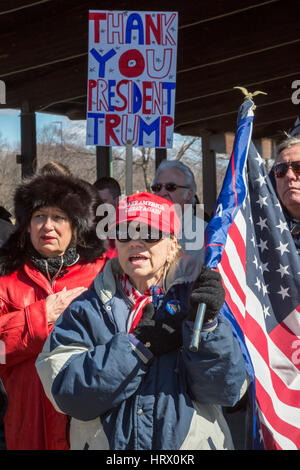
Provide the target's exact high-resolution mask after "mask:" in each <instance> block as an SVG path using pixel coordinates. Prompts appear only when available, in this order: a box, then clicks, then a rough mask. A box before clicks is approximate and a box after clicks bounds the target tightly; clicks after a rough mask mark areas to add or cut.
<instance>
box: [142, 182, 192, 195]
mask: <svg viewBox="0 0 300 470" xmlns="http://www.w3.org/2000/svg"><path fill="white" fill-rule="evenodd" d="M162 188H166V190H167V191H169V192H170V193H173V192H174V191H176V189H177V188H186V189H188V188H189V186H181V185H179V184H176V183H155V184H153V185H152V186H151V190H152V191H153V192H154V193H159V191H160V190H161V189H162Z"/></svg>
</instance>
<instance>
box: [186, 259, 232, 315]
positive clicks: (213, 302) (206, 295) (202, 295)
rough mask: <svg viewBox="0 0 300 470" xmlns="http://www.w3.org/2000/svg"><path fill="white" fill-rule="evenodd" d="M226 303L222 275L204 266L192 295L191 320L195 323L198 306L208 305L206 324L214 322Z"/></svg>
mask: <svg viewBox="0 0 300 470" xmlns="http://www.w3.org/2000/svg"><path fill="white" fill-rule="evenodd" d="M224 301H225V290H224V288H223V285H222V278H221V276H220V274H219V273H218V272H216V271H214V270H213V269H210V268H207V267H206V266H204V267H203V268H202V271H201V273H200V276H199V277H198V279H196V281H195V283H194V285H193V288H192V291H191V295H190V306H191V308H190V312H189V315H188V318H189V320H191V321H195V318H196V314H197V308H198V305H199V304H201V303H204V304H206V311H205V315H204V323H205V322H208V321H211V320H213V319H214V318H215V317H216V316H217V315H218V313H219V311H220V309H221V307H222V305H223V303H224Z"/></svg>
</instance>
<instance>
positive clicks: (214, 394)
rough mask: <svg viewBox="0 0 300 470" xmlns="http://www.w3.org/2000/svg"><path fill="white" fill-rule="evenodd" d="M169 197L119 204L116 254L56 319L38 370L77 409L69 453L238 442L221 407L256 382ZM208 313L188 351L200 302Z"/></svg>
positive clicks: (210, 275) (61, 405) (143, 196)
mask: <svg viewBox="0 0 300 470" xmlns="http://www.w3.org/2000/svg"><path fill="white" fill-rule="evenodd" d="M179 228H180V222H179V219H178V216H177V215H176V211H175V206H174V204H173V203H172V202H170V201H168V200H166V199H164V198H161V197H159V196H156V195H154V194H150V193H139V194H134V195H131V196H128V197H126V198H123V199H122V200H121V201H120V202H119V205H118V208H117V217H116V238H117V240H116V247H117V249H118V258H114V259H112V260H110V261H109V262H108V263H107V264H106V267H105V268H104V271H103V272H102V273H100V274H99V275H98V276H97V277H96V279H95V280H94V283H93V286H92V287H91V288H90V289H89V290H88V291H86V292H85V293H83V294H82V295H81V296H80V297H78V298H77V299H76V300H75V301H73V303H72V304H71V305H70V306H69V307H68V308H67V309H66V310H65V312H64V313H63V315H62V316H61V317H60V318H59V319H58V320H57V322H56V324H55V327H54V329H53V331H52V333H51V335H50V336H49V338H48V339H47V341H46V343H45V346H44V349H43V351H42V353H41V354H40V355H39V357H38V359H37V362H36V367H37V370H38V374H39V376H40V378H41V381H42V383H43V386H44V389H45V392H46V394H47V396H48V398H49V399H50V400H51V402H52V403H53V405H54V406H55V408H56V409H57V410H58V411H61V412H62V413H66V414H67V415H69V416H71V428H70V441H71V449H90V450H91V449H103V450H108V449H114V450H117V449H118V450H121V449H124V450H154V449H155V450H165V449H167V450H171V449H176V450H178V449H182V450H186V449H193V450H196V449H232V448H233V444H232V440H231V436H230V432H229V430H228V427H227V425H226V422H225V420H224V417H223V415H222V411H221V407H222V406H233V405H234V404H235V403H236V402H237V401H238V400H239V399H240V398H241V396H242V394H243V393H244V392H245V389H246V387H247V385H246V383H247V380H246V371H245V366H244V361H243V357H242V354H241V352H240V349H239V346H238V343H237V341H236V340H235V338H234V337H233V335H232V330H231V326H230V324H229V323H228V321H227V320H226V319H225V318H224V317H222V316H220V315H218V312H219V310H220V308H221V306H222V304H223V302H224V290H223V287H222V282H221V278H220V275H219V274H218V273H217V272H215V271H213V270H209V269H207V268H203V269H202V272H201V275H200V276H199V278H198V279H197V280H196V282H193V281H194V279H193V272H190V268H189V267H190V265H191V264H190V263H189V259H190V258H189V257H188V256H185V255H183V254H182V253H181V250H180V247H179V245H178V242H177V238H176V235H177V234H178V233H179ZM200 302H205V303H206V305H207V310H206V316H205V319H204V324H203V328H202V331H201V340H200V346H199V349H198V351H197V352H191V351H190V350H189V345H190V339H191V333H192V329H193V321H194V319H195V315H196V310H197V305H198V303H200Z"/></svg>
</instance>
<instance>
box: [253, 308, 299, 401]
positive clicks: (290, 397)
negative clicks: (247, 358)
mask: <svg viewBox="0 0 300 470" xmlns="http://www.w3.org/2000/svg"><path fill="white" fill-rule="evenodd" d="M245 330H246V333H245V331H244V334H245V336H246V337H247V338H248V339H249V341H250V342H251V344H252V345H253V346H254V347H255V349H256V351H257V352H258V353H259V355H260V356H261V357H262V359H263V360H264V362H265V363H266V364H267V366H268V369H269V371H270V375H271V381H272V383H271V384H270V386H271V387H272V388H273V390H274V391H275V393H276V395H277V397H278V399H279V400H280V401H281V402H282V403H284V404H286V405H288V406H292V407H294V406H295V404H296V403H300V390H293V389H290V388H289V387H288V385H287V384H286V383H285V382H284V381H283V380H282V379H281V378H280V377H279V376H278V375H277V374H276V372H274V370H273V369H272V368H270V367H269V364H270V357H269V348H268V342H267V338H266V335H265V332H264V331H263V329H262V328H261V327H260V325H259V324H258V323H257V321H256V320H255V319H253V318H252V317H251V315H250V314H249V313H248V312H246V318H245ZM272 354H273V353H272ZM286 367H287V368H288V367H289V364H288V363H287V365H286ZM258 368H259V364H254V369H256V370H257V369H258ZM266 380H268V378H267V377H266Z"/></svg>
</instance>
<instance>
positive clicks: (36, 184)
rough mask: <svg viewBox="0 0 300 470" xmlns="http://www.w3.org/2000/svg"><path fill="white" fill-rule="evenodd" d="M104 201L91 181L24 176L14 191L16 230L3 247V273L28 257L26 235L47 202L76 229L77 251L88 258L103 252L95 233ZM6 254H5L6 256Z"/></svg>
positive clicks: (0, 263)
mask: <svg viewBox="0 0 300 470" xmlns="http://www.w3.org/2000/svg"><path fill="white" fill-rule="evenodd" d="M100 203H101V201H100V199H99V196H98V192H97V191H96V189H95V188H93V186H92V185H91V184H89V183H88V182H86V181H84V180H81V179H79V178H75V177H73V176H67V175H63V174H57V175H37V176H34V177H32V178H30V179H27V180H24V181H23V182H22V184H20V185H19V186H18V187H17V189H16V192H15V196H14V212H15V218H16V226H17V230H16V231H15V232H14V233H13V234H12V236H11V237H10V238H9V239H8V241H7V242H6V244H5V245H4V246H3V247H2V248H1V250H0V275H1V274H2V275H3V273H6V272H7V268H8V266H6V267H4V266H3V262H4V263H5V264H7V263H8V265H11V267H10V268H8V271H9V272H12V268H13V270H15V269H17V268H18V267H19V266H20V265H21V264H22V263H23V262H24V260H25V258H26V251H27V249H26V246H25V245H24V237H25V235H26V234H27V228H28V225H29V223H30V220H31V216H32V214H33V212H34V211H35V210H36V209H38V208H40V207H46V206H48V207H49V206H52V207H53V206H55V207H59V208H60V209H61V210H63V211H64V212H65V213H66V214H67V215H68V217H69V218H70V220H71V222H72V227H73V228H76V229H77V230H76V232H77V251H78V253H79V254H80V255H81V256H82V257H84V258H86V259H87V260H88V261H91V260H92V259H94V258H96V257H99V256H101V255H102V254H103V252H104V248H103V241H102V240H100V239H99V238H98V237H97V235H96V215H95V214H96V208H97V206H98V204H100ZM3 256H4V258H3Z"/></svg>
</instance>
